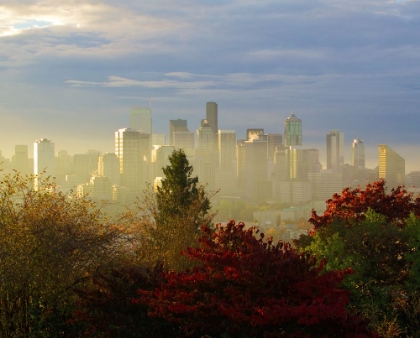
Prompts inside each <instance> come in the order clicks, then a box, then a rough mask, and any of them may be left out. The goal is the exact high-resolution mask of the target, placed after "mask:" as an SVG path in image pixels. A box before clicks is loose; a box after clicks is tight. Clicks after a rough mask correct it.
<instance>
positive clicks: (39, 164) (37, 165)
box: [34, 138, 55, 176]
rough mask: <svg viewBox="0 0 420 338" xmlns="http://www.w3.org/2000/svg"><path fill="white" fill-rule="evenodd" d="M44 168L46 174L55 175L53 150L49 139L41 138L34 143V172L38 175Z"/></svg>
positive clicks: (52, 144)
mask: <svg viewBox="0 0 420 338" xmlns="http://www.w3.org/2000/svg"><path fill="white" fill-rule="evenodd" d="M44 170H45V173H46V175H49V176H54V175H55V151H54V143H52V142H51V140H47V139H46V138H42V139H40V140H36V141H35V143H34V174H35V175H39V174H41V173H42V172H43V171H44Z"/></svg>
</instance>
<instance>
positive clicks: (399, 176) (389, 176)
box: [378, 144, 405, 189]
mask: <svg viewBox="0 0 420 338" xmlns="http://www.w3.org/2000/svg"><path fill="white" fill-rule="evenodd" d="M378 150H379V178H383V179H384V180H385V181H386V186H387V188H388V189H390V188H396V187H397V186H398V185H403V184H404V182H405V160H404V158H402V157H401V156H400V155H398V154H397V153H396V152H395V151H394V150H392V149H391V148H390V147H388V146H387V145H386V144H380V145H379V149H378Z"/></svg>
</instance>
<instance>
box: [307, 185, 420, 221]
mask: <svg viewBox="0 0 420 338" xmlns="http://www.w3.org/2000/svg"><path fill="white" fill-rule="evenodd" d="M326 202H327V209H326V210H325V211H324V214H323V215H321V216H319V215H317V213H316V211H315V210H312V216H311V218H310V220H309V222H311V223H312V224H313V225H314V227H315V229H318V228H320V227H323V226H325V225H327V224H329V223H330V222H331V221H332V220H333V219H344V220H345V221H346V224H348V225H349V224H350V223H351V220H361V219H364V217H365V213H366V211H367V210H368V209H369V208H370V209H372V210H374V211H375V212H377V213H380V214H382V215H384V216H385V217H386V218H387V221H388V222H390V223H394V224H396V225H403V224H404V222H405V221H404V220H405V219H406V218H407V217H408V216H409V215H410V213H411V212H413V213H414V214H415V215H416V216H420V199H419V197H417V198H414V197H413V194H411V193H409V192H407V190H406V189H405V188H404V187H397V188H396V189H392V190H391V192H390V193H387V192H386V189H385V181H384V180H383V179H381V180H379V181H376V182H374V183H373V184H368V185H367V186H366V189H365V190H362V189H361V188H356V189H351V188H345V189H343V191H342V192H341V194H334V196H333V197H332V198H331V199H329V200H327V201H326Z"/></svg>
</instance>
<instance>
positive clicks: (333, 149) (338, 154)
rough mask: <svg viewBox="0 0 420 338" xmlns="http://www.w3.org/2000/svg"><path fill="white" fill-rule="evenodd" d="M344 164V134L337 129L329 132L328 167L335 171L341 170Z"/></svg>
mask: <svg viewBox="0 0 420 338" xmlns="http://www.w3.org/2000/svg"><path fill="white" fill-rule="evenodd" d="M342 165H344V134H343V133H340V131H338V130H337V129H335V130H331V131H330V133H329V134H327V169H332V171H333V172H335V173H338V172H340V167H341V166H342Z"/></svg>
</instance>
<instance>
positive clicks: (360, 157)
mask: <svg viewBox="0 0 420 338" xmlns="http://www.w3.org/2000/svg"><path fill="white" fill-rule="evenodd" d="M351 166H352V170H353V180H356V181H359V183H360V182H362V184H363V183H364V181H365V176H366V174H365V144H364V143H363V141H362V140H361V139H358V138H356V139H354V141H353V143H352V144H351Z"/></svg>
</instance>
